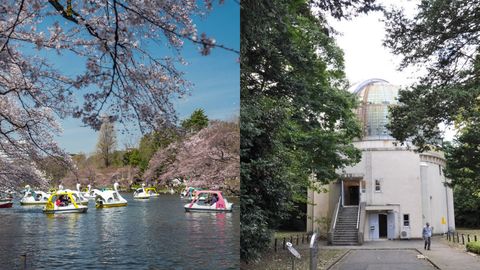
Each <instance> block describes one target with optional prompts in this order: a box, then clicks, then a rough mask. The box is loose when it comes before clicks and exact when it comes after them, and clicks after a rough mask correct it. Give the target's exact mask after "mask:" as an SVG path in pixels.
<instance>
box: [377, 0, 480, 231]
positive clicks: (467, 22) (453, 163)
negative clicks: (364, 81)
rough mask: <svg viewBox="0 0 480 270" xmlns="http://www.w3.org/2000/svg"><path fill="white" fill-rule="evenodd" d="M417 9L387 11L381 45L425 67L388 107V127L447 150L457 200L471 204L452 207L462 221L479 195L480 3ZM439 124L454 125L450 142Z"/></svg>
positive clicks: (426, 146)
mask: <svg viewBox="0 0 480 270" xmlns="http://www.w3.org/2000/svg"><path fill="white" fill-rule="evenodd" d="M417 10H418V12H417V14H416V15H415V16H414V17H413V18H409V17H408V16H407V15H405V14H404V12H403V11H402V10H396V9H393V10H389V11H387V12H386V25H387V38H386V41H385V45H386V46H387V47H389V48H391V49H392V51H393V53H395V54H399V55H402V56H403V60H402V63H401V68H405V67H418V66H423V67H425V70H426V74H425V75H424V76H423V77H421V78H420V79H419V80H418V83H417V84H416V85H413V86H412V87H410V89H408V90H404V91H401V92H400V96H399V101H400V103H401V105H400V106H397V107H394V108H393V109H392V110H391V118H392V121H391V122H390V124H389V128H390V130H391V131H392V134H393V136H394V137H395V138H397V139H398V140H400V141H402V142H403V141H406V140H411V141H412V142H413V143H414V144H415V145H416V146H417V150H418V151H425V150H430V149H439V150H444V151H445V154H446V159H447V166H446V176H447V177H449V178H450V179H452V183H451V184H452V185H453V186H455V200H456V203H459V205H469V206H468V207H466V208H463V207H461V208H457V207H456V209H458V210H459V212H456V214H457V215H459V216H461V217H464V218H461V219H460V220H464V221H466V220H467V219H466V218H465V217H466V216H468V215H469V214H471V213H472V212H468V211H470V210H471V209H472V206H473V205H476V204H475V203H473V202H474V201H477V204H478V200H479V198H478V197H475V196H473V195H472V194H474V193H478V191H480V178H479V177H478V175H479V173H480V159H479V158H478V157H479V155H478V149H480V140H478V138H480V129H479V127H480V106H479V105H480V103H479V100H480V99H479V97H480V87H479V85H480V55H479V51H480V47H479V44H480V8H479V6H478V2H477V1H473V0H465V1H444V0H429V1H421V3H420V4H419V5H418V8H417ZM440 124H445V125H453V126H455V127H456V129H457V130H458V133H457V136H456V140H455V141H454V142H453V143H447V144H444V143H443V142H442V139H443V133H442V130H441V129H440V128H439V125H440ZM461 192H464V194H463V195H462V194H460V193H461ZM462 209H465V210H466V211H464V210H462ZM467 209H468V210H467ZM478 217H479V215H476V216H475V218H476V224H478V223H479V221H480V218H478ZM468 224H473V223H472V222H470V221H468ZM457 225H464V224H462V223H459V224H457ZM465 225H466V224H465Z"/></svg>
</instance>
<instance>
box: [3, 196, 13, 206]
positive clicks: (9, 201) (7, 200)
mask: <svg viewBox="0 0 480 270" xmlns="http://www.w3.org/2000/svg"><path fill="white" fill-rule="evenodd" d="M12 206H13V198H0V208H11V207H12Z"/></svg>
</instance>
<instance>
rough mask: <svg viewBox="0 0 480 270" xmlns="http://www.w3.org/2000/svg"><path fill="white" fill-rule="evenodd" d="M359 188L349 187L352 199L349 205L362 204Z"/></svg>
mask: <svg viewBox="0 0 480 270" xmlns="http://www.w3.org/2000/svg"><path fill="white" fill-rule="evenodd" d="M359 191H360V189H359V186H349V187H348V195H349V196H348V197H349V198H350V201H349V202H348V205H358V203H359V202H360V194H359Z"/></svg>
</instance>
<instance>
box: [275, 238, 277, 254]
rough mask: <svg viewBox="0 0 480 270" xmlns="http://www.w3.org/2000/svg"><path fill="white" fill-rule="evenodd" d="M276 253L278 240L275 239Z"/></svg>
mask: <svg viewBox="0 0 480 270" xmlns="http://www.w3.org/2000/svg"><path fill="white" fill-rule="evenodd" d="M275 252H277V238H275Z"/></svg>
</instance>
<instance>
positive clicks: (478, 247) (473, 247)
mask: <svg viewBox="0 0 480 270" xmlns="http://www.w3.org/2000/svg"><path fill="white" fill-rule="evenodd" d="M467 250H468V251H470V252H473V253H477V254H480V241H477V242H470V243H467Z"/></svg>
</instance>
